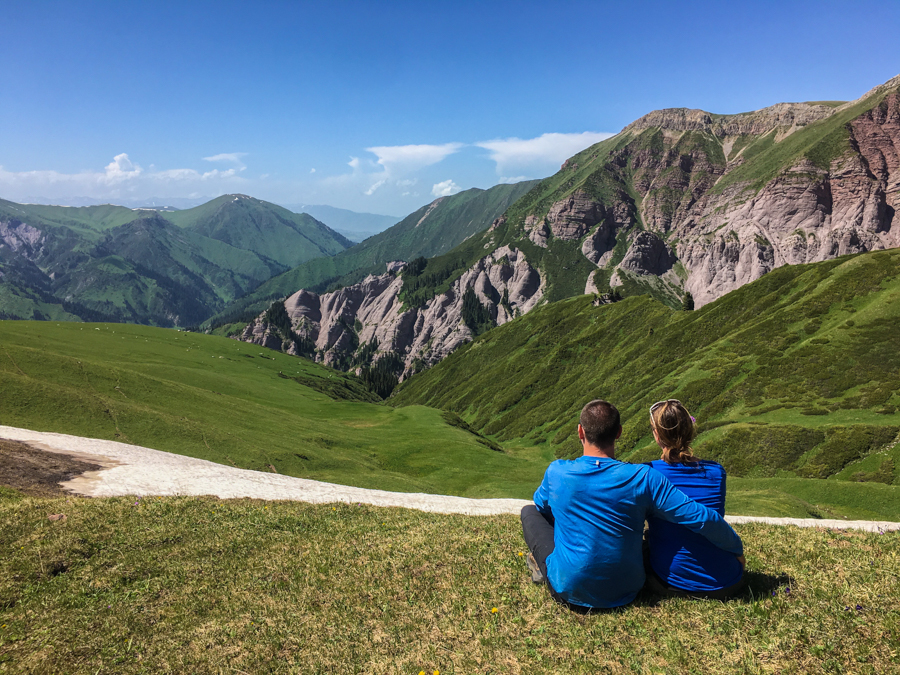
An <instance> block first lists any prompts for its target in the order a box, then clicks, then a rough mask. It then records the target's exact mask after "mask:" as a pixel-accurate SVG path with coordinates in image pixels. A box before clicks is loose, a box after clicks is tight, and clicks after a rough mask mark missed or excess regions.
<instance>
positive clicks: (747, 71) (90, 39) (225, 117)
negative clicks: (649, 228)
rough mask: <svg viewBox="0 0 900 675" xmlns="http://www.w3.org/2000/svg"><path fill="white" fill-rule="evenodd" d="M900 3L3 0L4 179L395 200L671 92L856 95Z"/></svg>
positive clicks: (121, 192)
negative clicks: (76, 0)
mask: <svg viewBox="0 0 900 675" xmlns="http://www.w3.org/2000/svg"><path fill="white" fill-rule="evenodd" d="M898 34H900V2H896V1H895V0H884V1H882V2H867V1H865V0H862V1H858V2H853V3H850V2H829V1H823V2H790V1H789V0H788V1H782V2H744V3H725V2H652V1H643V2H642V1H639V0H636V1H635V2H632V3H624V2H618V3H612V2H599V1H595V2H569V1H566V0H558V1H556V2H547V1H546V0H544V1H543V2H527V1H526V2H490V1H483V2H467V1H465V0H457V1H456V2H452V3H451V2H442V1H440V0H435V1H432V2H421V1H417V2H388V1H382V2H344V1H341V0H335V1H332V2H329V3H324V2H266V1H258V2H246V1H244V2H229V1H224V0H223V1H220V2H199V1H198V2H192V1H190V0H182V1H180V2H150V1H147V2H118V1H117V2H90V1H86V0H79V1H78V2H74V1H71V2H46V1H42V0H35V1H33V2H19V3H5V5H4V9H3V39H2V40H0V91H2V92H3V102H2V105H0V197H2V198H6V199H12V200H20V201H21V200H24V199H25V198H27V197H38V196H40V197H46V198H50V199H58V200H60V201H62V200H64V199H68V198H72V197H76V196H84V197H90V198H94V199H101V200H109V201H112V202H116V201H117V200H119V201H125V200H135V199H137V200H140V199H146V198H150V197H159V198H179V197H181V198H184V197H192V198H200V197H215V196H217V195H219V194H223V193H228V192H243V193H246V194H250V195H253V196H255V197H259V198H261V199H266V200H269V201H274V202H277V203H282V204H285V203H286V204H303V203H306V204H330V205H332V206H337V207H341V208H349V209H353V210H356V211H367V212H373V213H384V214H389V215H396V216H402V215H405V214H407V213H410V212H412V211H413V210H415V209H417V208H418V207H420V206H422V205H423V204H426V203H428V202H430V201H431V200H433V199H434V197H435V196H438V195H441V194H452V193H453V192H455V191H458V190H461V189H467V188H470V187H480V188H487V187H490V186H492V185H495V184H497V183H498V182H507V181H511V180H518V179H523V178H540V177H544V176H547V175H550V174H552V173H554V172H555V171H556V170H557V169H558V167H559V165H560V163H561V162H562V161H563V160H564V159H565V158H567V157H569V156H571V155H572V154H574V153H575V152H577V151H578V150H580V149H582V148H584V147H587V146H588V145H590V144H592V143H593V142H596V141H597V140H600V139H602V138H604V137H606V136H607V135H610V134H613V133H616V132H618V131H620V130H621V129H622V127H624V126H625V125H627V124H628V123H629V122H631V121H633V120H634V119H636V118H638V117H640V116H641V115H643V114H645V113H647V112H650V111H651V110H654V109H658V108H667V107H682V106H683V107H691V108H702V109H704V110H708V111H711V112H717V113H736V112H742V111H746V110H755V109H758V108H761V107H765V106H767V105H772V104H774V103H778V102H781V101H804V100H823V99H828V100H851V99H854V98H857V97H859V96H861V95H862V94H863V93H865V92H866V91H867V90H868V89H870V88H872V87H874V86H876V85H878V84H881V83H882V82H884V81H886V80H888V79H890V78H891V77H893V76H894V75H897V74H898V73H900V50H898V49H897V39H896V36H897V35H898Z"/></svg>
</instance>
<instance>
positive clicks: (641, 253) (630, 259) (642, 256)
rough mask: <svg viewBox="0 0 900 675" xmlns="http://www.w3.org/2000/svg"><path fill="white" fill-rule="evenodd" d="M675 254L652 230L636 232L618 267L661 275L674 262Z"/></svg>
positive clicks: (670, 267) (637, 272)
mask: <svg viewBox="0 0 900 675" xmlns="http://www.w3.org/2000/svg"><path fill="white" fill-rule="evenodd" d="M675 260H676V258H675V254H674V253H672V249H670V248H669V247H668V246H667V245H666V242H664V241H663V240H662V239H660V237H659V236H658V235H656V234H654V233H653V232H646V231H641V232H638V233H637V234H636V235H635V236H634V238H633V239H632V241H631V246H629V247H628V252H627V253H626V254H625V257H624V258H623V259H622V262H621V263H619V268H620V269H623V270H627V271H629V272H634V273H635V274H655V275H656V276H658V277H661V276H663V275H664V274H665V273H666V272H668V271H669V270H671V269H672V266H673V265H674V264H675Z"/></svg>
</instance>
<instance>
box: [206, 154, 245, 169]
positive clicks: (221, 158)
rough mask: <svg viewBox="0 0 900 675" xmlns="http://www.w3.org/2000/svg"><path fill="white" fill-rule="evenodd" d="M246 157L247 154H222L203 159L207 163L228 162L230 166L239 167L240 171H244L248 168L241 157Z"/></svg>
mask: <svg viewBox="0 0 900 675" xmlns="http://www.w3.org/2000/svg"><path fill="white" fill-rule="evenodd" d="M246 155H247V153H246V152H222V153H220V154H218V155H213V156H212V157H204V158H203V159H204V161H206V162H228V163H229V164H234V165H235V166H237V167H238V169H239V170H240V171H243V170H244V169H246V168H247V167H246V166H245V165H244V163H243V162H242V161H241V157H245V156H246Z"/></svg>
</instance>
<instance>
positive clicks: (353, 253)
mask: <svg viewBox="0 0 900 675" xmlns="http://www.w3.org/2000/svg"><path fill="white" fill-rule="evenodd" d="M536 183H537V181H525V182H522V183H515V184H512V185H497V186H494V187H492V188H490V189H489V190H480V189H478V188H473V189H471V190H465V191H464V192H460V193H458V194H455V195H453V196H451V197H441V198H439V199H437V200H435V201H433V202H432V203H431V204H428V205H426V206H423V207H422V208H420V209H419V210H418V211H415V212H414V213H411V214H410V215H408V216H407V217H406V218H404V219H403V220H401V221H400V222H399V223H397V224H396V225H394V226H392V227H390V228H388V229H387V230H385V231H384V232H380V233H379V234H376V235H375V236H373V237H369V238H368V239H366V240H365V241H363V242H361V243H359V244H357V245H355V246H353V247H352V248H349V249H347V250H346V251H342V252H341V253H338V254H337V255H334V256H331V257H328V258H324V257H323V258H317V259H315V260H310V261H309V262H306V263H304V264H302V265H300V266H298V267H296V268H294V269H292V270H289V271H287V272H284V273H283V274H280V275H278V276H276V277H273V278H272V279H270V280H269V281H267V282H266V283H264V284H262V285H261V286H259V287H258V288H257V289H255V290H254V291H253V292H252V293H250V294H248V295H247V296H245V297H243V298H241V299H240V300H238V301H236V302H235V303H234V304H232V305H231V306H229V307H228V308H226V309H225V310H223V311H222V312H220V313H219V314H218V315H216V316H214V317H212V319H210V321H209V322H207V323H208V324H209V325H216V324H221V323H226V322H228V321H233V320H235V317H237V316H241V315H255V314H258V313H259V312H260V311H262V310H263V309H265V308H266V307H267V306H268V303H269V302H270V301H271V300H272V299H274V298H280V297H285V296H288V295H291V294H292V293H294V292H296V291H298V290H299V289H301V288H305V289H307V290H312V291H316V292H322V291H325V290H327V289H329V288H334V287H338V286H346V285H349V284H353V283H356V282H357V281H361V280H362V279H364V278H365V277H366V275H368V274H382V273H383V272H384V271H385V263H387V262H390V261H392V260H404V261H409V260H412V259H413V258H417V257H420V256H424V257H431V256H436V255H440V254H442V253H445V252H447V251H449V250H450V249H452V248H453V247H454V246H457V245H458V244H460V243H461V242H463V241H465V240H466V239H468V238H470V237H473V236H474V235H476V234H478V233H480V232H482V231H484V230H486V229H487V228H488V226H490V224H491V222H492V221H493V220H494V219H496V218H497V217H498V216H500V214H502V213H503V212H504V211H505V210H506V209H507V208H508V207H509V206H510V205H511V204H512V203H513V202H515V201H516V200H517V199H518V198H519V197H521V196H522V195H523V194H525V193H526V192H527V191H528V190H529V189H530V188H531V187H533V186H534V185H535V184H536Z"/></svg>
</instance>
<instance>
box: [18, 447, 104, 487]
mask: <svg viewBox="0 0 900 675" xmlns="http://www.w3.org/2000/svg"><path fill="white" fill-rule="evenodd" d="M102 468H103V467H102V466H100V465H99V464H93V463H91V462H85V461H82V460H80V459H76V458H74V457H72V456H70V455H64V454H61V453H58V452H49V451H47V450H41V449H39V448H35V447H32V446H31V445H28V444H26V443H20V442H19V441H8V440H5V439H2V438H0V485H2V486H4V487H10V488H13V489H14V490H18V491H19V492H21V493H23V494H26V495H28V496H30V497H59V496H60V495H68V494H71V493H69V492H66V491H65V490H63V489H62V488H61V487H60V486H59V484H60V483H61V482H63V481H67V480H71V479H73V478H74V477H75V476H80V475H81V474H83V473H85V472H86V471H98V470H99V469H102Z"/></svg>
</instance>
